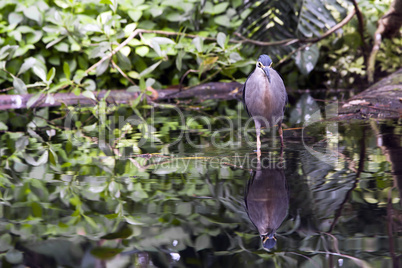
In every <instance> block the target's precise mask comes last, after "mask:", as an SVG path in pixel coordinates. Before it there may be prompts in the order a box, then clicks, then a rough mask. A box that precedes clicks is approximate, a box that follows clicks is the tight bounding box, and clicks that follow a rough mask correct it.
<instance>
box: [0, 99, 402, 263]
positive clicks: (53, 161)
mask: <svg viewBox="0 0 402 268" xmlns="http://www.w3.org/2000/svg"><path fill="white" fill-rule="evenodd" d="M304 101H305V103H308V102H309V100H308V98H307V99H305V100H304ZM301 107H303V109H304V110H306V111H304V112H303V111H302V110H303V109H301ZM306 107H307V105H303V103H302V104H300V109H299V110H298V108H297V105H294V107H293V108H292V109H290V110H289V111H288V120H287V122H286V123H287V124H288V125H289V126H296V129H290V130H286V131H285V145H286V147H285V148H284V150H283V152H282V156H281V150H280V148H279V142H278V138H277V137H275V136H272V135H271V133H267V134H266V135H265V136H264V138H263V140H262V141H263V144H265V145H266V147H265V148H264V149H263V153H262V156H261V159H260V161H258V159H257V157H256V154H255V153H254V152H253V146H249V145H247V139H248V135H249V136H251V138H250V141H251V145H252V144H253V143H252V142H253V141H254V140H255V138H254V137H253V133H252V132H250V133H249V134H246V135H242V134H241V131H240V129H239V128H237V130H236V131H234V132H233V137H231V136H230V135H231V134H230V131H226V132H225V131H222V132H221V133H219V134H216V135H215V136H213V135H214V133H215V132H214V129H213V128H214V127H215V126H216V124H218V123H219V122H220V123H219V124H221V125H220V126H225V124H226V123H225V122H223V121H222V120H220V121H219V120H216V121H214V123H213V124H212V130H209V129H208V128H206V127H205V125H206V124H204V123H202V122H201V121H202V120H198V121H199V122H201V123H198V125H197V124H195V125H191V122H190V123H189V124H188V125H189V126H192V127H191V128H189V129H188V130H187V131H186V132H185V133H188V134H185V135H184V136H183V137H182V138H181V139H180V141H179V142H177V143H176V144H173V145H172V146H170V147H169V146H166V144H169V143H173V142H174V141H175V140H177V139H178V137H180V133H181V132H180V131H178V129H177V128H176V129H175V121H174V120H173V122H168V123H166V124H164V123H163V121H164V120H166V118H167V117H163V113H164V112H163V111H160V112H158V113H157V116H156V120H157V121H158V120H159V122H157V124H156V129H155V131H154V132H153V135H154V136H153V137H154V139H155V140H154V141H155V142H156V144H157V146H156V148H157V149H155V147H153V146H151V145H150V144H151V142H150V141H149V140H148V141H147V142H148V143H146V144H145V145H144V146H142V147H141V149H142V150H141V151H140V150H139V149H137V148H136V142H138V140H140V138H141V137H140V136H138V135H137V134H136V132H135V131H132V132H130V130H127V129H126V130H124V131H125V133H130V136H128V137H129V138H125V139H120V140H119V141H118V142H116V143H113V144H114V146H110V144H112V143H110V141H108V142H105V143H102V142H101V140H100V139H99V140H97V139H95V138H96V135H95V134H93V135H89V134H84V133H85V132H84V131H82V133H81V134H84V135H81V134H80V133H79V132H75V133H73V134H74V135H75V137H74V138H71V136H68V135H66V133H67V132H68V131H67V130H65V131H60V130H59V129H56V134H55V136H54V137H50V138H49V137H47V136H49V134H50V136H52V132H46V131H45V130H42V131H41V130H40V129H39V128H35V133H36V134H37V135H39V136H40V137H39V138H41V139H42V140H40V139H39V138H38V137H35V135H34V134H32V133H30V134H29V135H27V134H24V133H26V132H25V130H24V131H22V130H21V129H19V130H18V129H17V130H15V131H13V132H10V133H4V134H2V136H1V148H2V149H1V157H2V158H1V159H2V163H1V174H0V184H1V196H0V199H1V206H0V215H1V221H0V233H1V236H0V252H1V253H2V265H4V267H12V266H19V265H26V266H29V267H56V266H65V267H271V266H272V267H274V266H275V267H398V265H399V266H401V265H402V261H401V258H400V256H401V250H402V239H401V237H400V235H401V233H402V224H401V223H402V208H401V199H400V197H401V195H400V190H401V189H400V188H401V187H402V171H401V168H402V167H401V166H402V159H401V158H402V146H401V135H402V127H401V124H400V122H398V120H384V121H374V120H370V121H355V122H336V121H324V122H321V121H320V122H318V121H317V122H316V121H315V120H312V121H311V122H310V123H309V124H305V123H304V124H303V120H302V121H301V122H297V121H298V120H300V119H303V117H304V119H305V115H308V118H313V119H314V113H313V112H309V111H307V110H308V109H305V108H306ZM309 107H311V106H309ZM321 108H322V107H321ZM330 108H331V107H329V108H328V110H327V111H331V110H330ZM214 109H215V110H214V111H215V113H216V112H218V113H219V114H221V115H222V114H224V115H226V116H229V117H230V118H232V119H234V120H233V122H234V124H233V128H235V129H236V127H238V126H241V125H242V124H243V123H242V122H240V123H239V122H238V121H236V119H237V118H238V115H237V114H236V109H235V108H234V109H233V110H232V111H228V110H225V109H228V108H227V107H226V104H225V105H221V106H219V107H218V108H214ZM311 110H314V109H313V108H311ZM233 111H234V112H233ZM321 111H322V113H321V114H325V109H323V108H322V109H321ZM191 113H192V112H191ZM208 113H209V112H208V111H207V113H206V116H208ZM292 113H293V116H292ZM328 113H329V112H328ZM197 114H198V112H197ZM99 120H101V119H99ZM292 120H293V122H290V121H292ZM88 122H90V121H88ZM217 122H218V123H217ZM222 122H223V123H222ZM236 122H237V123H236ZM39 123H40V122H39ZM158 123H159V125H158ZM86 126H90V124H89V123H87V124H86ZM123 126H124V125H123ZM123 126H121V128H120V130H123ZM50 129H51V128H47V130H48V131H49V130H50ZM87 130H88V133H91V129H89V128H88V129H87ZM124 131H123V132H124ZM45 133H47V136H46V134H45ZM96 133H97V134H99V133H100V132H97V131H96ZM119 135H120V134H119ZM119 135H117V136H119ZM186 135H187V136H186ZM24 137H27V138H24ZM44 137H47V139H45V138H44ZM94 137H95V138H94ZM211 137H215V138H216V140H212V138H211ZM214 142H215V144H214ZM108 144H109V145H108ZM119 144H120V145H119ZM197 146H198V147H197ZM116 148H117V150H116ZM127 148H129V149H127ZM113 149H115V150H113ZM118 152H119V153H118ZM158 153H162V154H158ZM259 231H260V233H261V234H263V235H265V234H267V233H269V238H267V239H266V240H265V246H266V248H264V247H263V243H262V241H261V238H260V233H259ZM267 248H269V249H267ZM21 267H22V266H21Z"/></svg>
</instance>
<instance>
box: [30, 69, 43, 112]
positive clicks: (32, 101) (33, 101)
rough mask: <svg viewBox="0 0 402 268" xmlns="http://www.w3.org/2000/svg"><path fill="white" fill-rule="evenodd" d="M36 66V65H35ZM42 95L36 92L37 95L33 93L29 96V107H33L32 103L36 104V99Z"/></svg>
mask: <svg viewBox="0 0 402 268" xmlns="http://www.w3.org/2000/svg"><path fill="white" fill-rule="evenodd" d="M34 68H35V67H34ZM41 96H42V94H41V93H40V92H39V93H36V94H35V95H33V96H32V97H31V98H29V100H28V102H27V108H31V106H32V105H34V104H35V103H36V101H37V100H38V99H39V98H40V97H41Z"/></svg>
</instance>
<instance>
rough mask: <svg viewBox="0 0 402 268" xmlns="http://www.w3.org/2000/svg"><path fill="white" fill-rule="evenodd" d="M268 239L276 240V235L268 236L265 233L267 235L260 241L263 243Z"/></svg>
mask: <svg viewBox="0 0 402 268" xmlns="http://www.w3.org/2000/svg"><path fill="white" fill-rule="evenodd" d="M268 239H273V240H275V241H276V237H275V236H271V237H270V236H269V235H267V236H265V237H264V239H263V240H262V242H263V243H265V242H267V240H268Z"/></svg>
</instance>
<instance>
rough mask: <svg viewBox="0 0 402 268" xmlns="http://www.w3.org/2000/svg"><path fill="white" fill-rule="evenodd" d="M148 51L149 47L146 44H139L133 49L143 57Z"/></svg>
mask: <svg viewBox="0 0 402 268" xmlns="http://www.w3.org/2000/svg"><path fill="white" fill-rule="evenodd" d="M148 53H149V48H148V47H147V46H139V47H137V48H136V49H135V54H137V55H139V56H141V57H144V56H145V55H147V54H148Z"/></svg>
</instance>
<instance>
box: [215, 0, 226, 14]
mask: <svg viewBox="0 0 402 268" xmlns="http://www.w3.org/2000/svg"><path fill="white" fill-rule="evenodd" d="M228 6H229V3H228V2H223V3H220V4H217V5H216V6H214V9H213V12H214V14H220V13H222V12H224V11H226V9H227V8H228Z"/></svg>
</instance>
